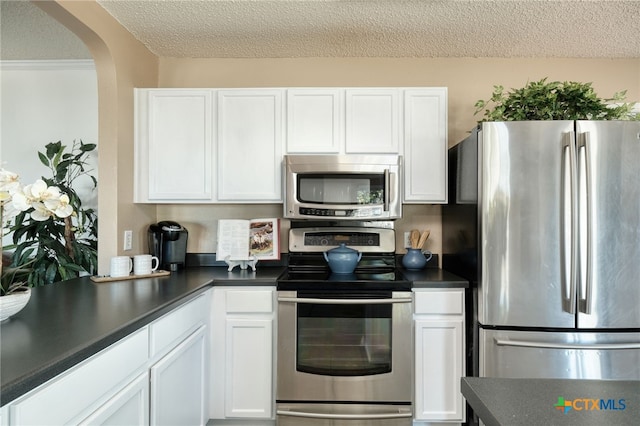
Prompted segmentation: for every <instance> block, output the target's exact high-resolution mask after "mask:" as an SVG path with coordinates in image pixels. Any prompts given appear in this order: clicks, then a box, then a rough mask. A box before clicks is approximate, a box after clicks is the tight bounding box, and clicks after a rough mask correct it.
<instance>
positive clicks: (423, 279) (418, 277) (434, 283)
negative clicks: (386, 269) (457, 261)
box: [402, 268, 469, 288]
mask: <svg viewBox="0 0 640 426" xmlns="http://www.w3.org/2000/svg"><path fill="white" fill-rule="evenodd" d="M402 275H403V277H404V278H405V279H406V280H409V281H412V282H413V288H468V287H469V281H467V280H465V279H463V278H460V277H459V276H457V275H454V274H452V273H451V272H447V271H445V270H442V269H438V268H425V269H423V270H421V271H410V270H408V269H403V270H402Z"/></svg>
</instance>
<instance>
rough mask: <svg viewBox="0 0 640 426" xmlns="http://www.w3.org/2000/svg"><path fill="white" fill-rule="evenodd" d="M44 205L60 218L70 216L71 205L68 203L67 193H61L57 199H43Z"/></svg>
mask: <svg viewBox="0 0 640 426" xmlns="http://www.w3.org/2000/svg"><path fill="white" fill-rule="evenodd" d="M56 189H57V188H56ZM44 205H45V206H46V208H47V209H48V210H49V211H51V212H52V213H53V214H55V215H56V216H58V217H60V218H65V217H68V216H71V214H72V213H73V207H72V206H71V205H70V204H69V196H68V195H67V194H62V195H60V197H59V198H57V199H48V200H45V201H44ZM32 216H33V214H32Z"/></svg>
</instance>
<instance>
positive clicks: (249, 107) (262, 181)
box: [217, 89, 284, 202]
mask: <svg viewBox="0 0 640 426" xmlns="http://www.w3.org/2000/svg"><path fill="white" fill-rule="evenodd" d="M283 92H284V91H283V90H266V89H263V90H221V91H218V141H217V143H218V161H217V176H218V200H219V201H227V202H233V201H245V202H251V201H254V202H264V201H269V202H274V201H275V202H278V201H282V189H281V182H282V178H281V175H282V172H281V163H282V143H283V136H282V135H283V133H282V127H283V124H282V120H283V111H282V110H283V103H282V95H283Z"/></svg>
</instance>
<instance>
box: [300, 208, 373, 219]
mask: <svg viewBox="0 0 640 426" xmlns="http://www.w3.org/2000/svg"><path fill="white" fill-rule="evenodd" d="M300 214H301V215H304V216H324V217H375V216H382V207H367V208H362V209H348V210H343V209H317V208H309V207H300Z"/></svg>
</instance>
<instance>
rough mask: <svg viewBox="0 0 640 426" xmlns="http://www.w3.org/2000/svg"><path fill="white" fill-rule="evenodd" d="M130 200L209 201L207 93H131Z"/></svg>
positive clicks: (209, 112)
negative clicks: (132, 170)
mask: <svg viewBox="0 0 640 426" xmlns="http://www.w3.org/2000/svg"><path fill="white" fill-rule="evenodd" d="M135 96H136V109H135V114H136V119H135V122H136V132H135V134H136V137H135V164H136V173H135V182H134V186H135V201H136V202H170V201H176V200H183V201H191V202H196V201H200V202H204V201H211V200H213V198H214V197H213V187H212V170H213V167H212V166H213V150H212V143H213V139H212V126H213V121H212V120H213V104H212V91H211V90H196V89H191V90H187V89H184V90H182V89H181V90H175V89H171V90H170V89H158V90H149V89H137V90H136V91H135Z"/></svg>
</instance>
